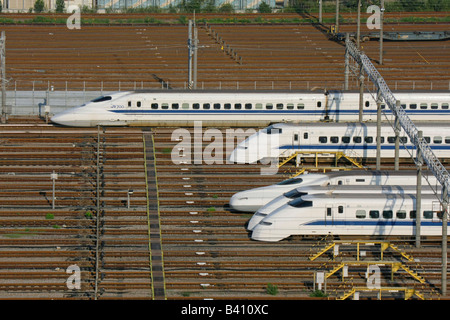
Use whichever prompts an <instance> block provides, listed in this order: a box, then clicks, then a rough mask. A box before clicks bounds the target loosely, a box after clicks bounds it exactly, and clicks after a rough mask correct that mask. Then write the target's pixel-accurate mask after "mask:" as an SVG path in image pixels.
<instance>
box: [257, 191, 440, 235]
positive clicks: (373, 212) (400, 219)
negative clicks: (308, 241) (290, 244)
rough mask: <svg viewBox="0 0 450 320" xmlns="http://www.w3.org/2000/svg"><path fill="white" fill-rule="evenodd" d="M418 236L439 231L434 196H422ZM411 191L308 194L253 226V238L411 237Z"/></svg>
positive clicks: (413, 203) (413, 211) (413, 220)
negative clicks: (329, 236)
mask: <svg viewBox="0 0 450 320" xmlns="http://www.w3.org/2000/svg"><path fill="white" fill-rule="evenodd" d="M421 209H422V210H421V229H420V230H421V235H424V236H426V235H440V234H442V220H441V217H442V214H441V207H440V203H439V201H438V199H437V198H436V196H435V195H431V194H425V195H422V200H421ZM415 215H416V198H415V194H394V193H388V194H379V193H378V194H363V193H361V194H337V193H333V194H324V193H322V194H312V195H307V196H303V197H301V201H295V202H294V201H292V202H290V203H289V204H286V205H285V206H282V207H280V208H278V209H276V210H275V211H273V212H272V213H271V214H270V215H268V216H267V217H265V218H264V219H262V220H261V221H260V222H259V224H258V225H256V226H255V227H254V228H253V232H252V235H251V238H252V239H253V240H259V241H267V242H276V241H280V240H282V239H285V238H287V237H289V236H291V235H304V236H308V235H326V234H333V235H358V236H361V235H367V236H400V235H403V236H412V235H414V234H415V225H416V217H415Z"/></svg>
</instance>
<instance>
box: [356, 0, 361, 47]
mask: <svg viewBox="0 0 450 320" xmlns="http://www.w3.org/2000/svg"><path fill="white" fill-rule="evenodd" d="M360 38H361V0H358V18H357V30H356V46H357V48H358V49H359V47H360V44H359V39H360Z"/></svg>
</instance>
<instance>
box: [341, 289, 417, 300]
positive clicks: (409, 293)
mask: <svg viewBox="0 0 450 320" xmlns="http://www.w3.org/2000/svg"><path fill="white" fill-rule="evenodd" d="M361 291H375V292H378V293H379V296H378V298H379V300H381V294H382V292H383V291H387V292H399V291H404V292H405V300H408V299H410V298H411V297H412V296H413V295H416V296H417V297H419V298H420V299H422V300H425V297H424V295H423V294H421V293H420V292H419V291H417V290H415V289H411V288H407V287H380V288H369V287H353V288H352V289H351V290H350V291H348V292H346V293H345V294H344V295H342V296H340V297H338V298H337V300H345V299H347V298H349V297H350V296H352V295H354V294H355V293H356V292H361Z"/></svg>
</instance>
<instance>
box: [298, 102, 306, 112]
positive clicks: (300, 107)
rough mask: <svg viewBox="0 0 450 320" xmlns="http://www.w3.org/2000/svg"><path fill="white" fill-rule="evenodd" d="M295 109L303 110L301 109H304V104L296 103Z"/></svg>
mask: <svg viewBox="0 0 450 320" xmlns="http://www.w3.org/2000/svg"><path fill="white" fill-rule="evenodd" d="M297 109H301V110H303V109H305V105H304V104H303V103H299V104H297Z"/></svg>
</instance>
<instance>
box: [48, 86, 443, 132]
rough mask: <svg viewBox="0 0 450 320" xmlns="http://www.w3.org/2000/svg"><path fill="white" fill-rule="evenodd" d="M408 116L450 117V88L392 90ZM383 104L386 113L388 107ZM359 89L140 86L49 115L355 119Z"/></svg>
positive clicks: (371, 114)
mask: <svg viewBox="0 0 450 320" xmlns="http://www.w3.org/2000/svg"><path fill="white" fill-rule="evenodd" d="M395 97H396V99H399V100H400V101H401V102H402V104H403V105H404V107H405V111H406V113H407V114H408V115H409V116H410V118H411V119H412V120H433V121H435V120H442V119H443V118H445V117H447V116H450V109H449V104H450V93H448V92H434V91H430V92H407V93H402V92H398V93H395ZM382 107H384V108H385V111H386V113H387V114H390V109H389V108H387V107H385V106H384V105H383V106H382ZM376 110H377V107H376V103H375V102H374V99H373V97H372V95H370V94H368V93H367V94H365V95H364V119H363V120H364V121H369V120H376ZM358 115H359V93H355V92H340V91H327V92H325V93H320V92H313V91H276V90H269V91H244V90H239V91H236V90H142V91H139V90H138V91H127V92H117V93H112V94H109V95H105V96H101V97H99V98H96V99H94V100H92V101H90V102H88V103H86V104H83V105H81V106H77V107H73V108H70V109H68V110H65V111H63V112H60V113H57V114H55V115H54V116H53V117H52V118H51V120H52V122H53V123H56V124H60V125H65V126H74V127H93V126H97V125H102V126H182V125H192V124H193V122H194V121H202V124H203V125H204V126H207V125H208V126H222V125H225V126H246V127H248V126H253V125H256V126H266V125H269V124H270V123H273V122H287V121H319V120H332V121H357V119H358Z"/></svg>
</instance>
